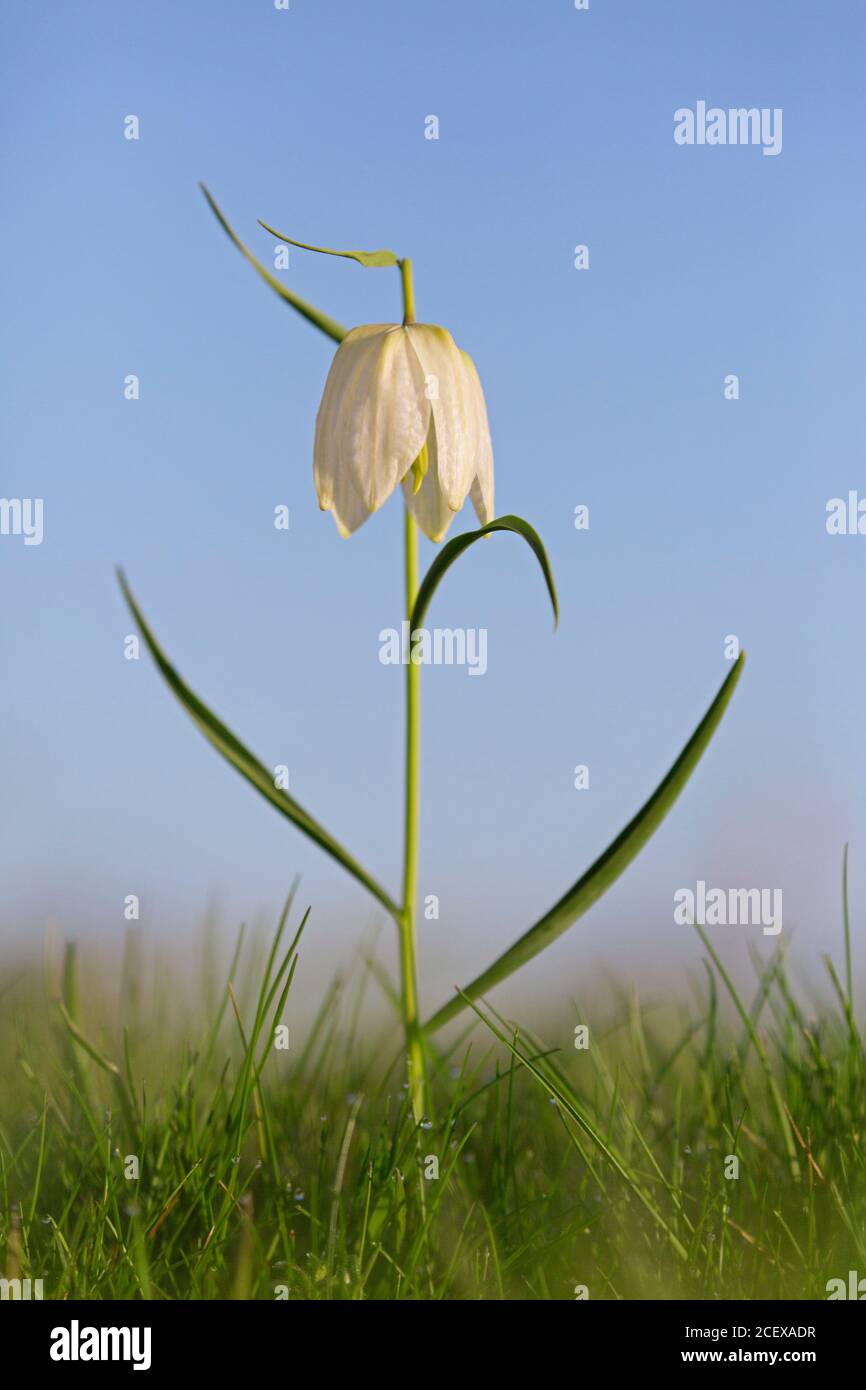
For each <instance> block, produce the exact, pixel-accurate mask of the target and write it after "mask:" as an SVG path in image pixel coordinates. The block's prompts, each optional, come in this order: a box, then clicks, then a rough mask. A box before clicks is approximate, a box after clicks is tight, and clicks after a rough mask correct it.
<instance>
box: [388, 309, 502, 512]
mask: <svg viewBox="0 0 866 1390" xmlns="http://www.w3.org/2000/svg"><path fill="white" fill-rule="evenodd" d="M406 332H407V334H408V335H409V338H410V341H411V343H412V347H413V348H414V350H415V352H416V354H417V357H418V361H419V362H420V364H421V367H422V369H423V373H424V382H425V391H426V394H427V395H428V396H429V398H430V404H431V406H432V409H433V421H434V424H435V427H436V447H437V451H438V458H439V484H440V487H441V489H442V493H443V495H444V497H445V501H446V502H447V503H448V506H449V507H450V508H451V510H452V511H455V512H456V511H459V510H460V508H461V507H462V506H463V503H464V501H465V500H466V494H467V493H468V491H469V488H470V486H471V483H472V479H473V478H474V476H475V460H476V455H477V452H478V439H479V428H480V422H479V416H478V394H477V390H476V387H475V384H474V383H473V380H472V377H471V375H470V374H469V372H468V370H467V367H466V363H465V362H464V360H463V354H462V353H461V351H460V349H459V348H458V346H457V344H456V343H455V341H454V339H453V338H452V337H451V334H450V333H449V332H448V330H447V328H438V327H436V326H435V325H433V324H428V323H415V324H410V325H409V327H408V328H407V329H406ZM478 390H480V387H479V388H478ZM482 399H483V398H482Z"/></svg>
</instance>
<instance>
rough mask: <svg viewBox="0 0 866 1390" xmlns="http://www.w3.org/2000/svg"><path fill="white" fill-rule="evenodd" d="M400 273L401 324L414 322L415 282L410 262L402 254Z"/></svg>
mask: <svg viewBox="0 0 866 1390" xmlns="http://www.w3.org/2000/svg"><path fill="white" fill-rule="evenodd" d="M400 275H401V276H402V279H403V325H404V327H405V325H406V324H407V323H414V322H415V282H414V280H413V279H412V262H411V261H410V260H409V257H408V256H404V257H403V259H402V261H401V262H400Z"/></svg>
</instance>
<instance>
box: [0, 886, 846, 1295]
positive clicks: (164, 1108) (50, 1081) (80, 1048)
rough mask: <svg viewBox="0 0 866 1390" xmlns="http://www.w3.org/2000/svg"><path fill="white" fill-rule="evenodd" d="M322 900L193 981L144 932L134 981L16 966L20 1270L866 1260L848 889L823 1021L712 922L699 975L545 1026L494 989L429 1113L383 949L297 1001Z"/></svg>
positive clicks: (460, 1289) (819, 1271) (601, 1284)
mask: <svg viewBox="0 0 866 1390" xmlns="http://www.w3.org/2000/svg"><path fill="white" fill-rule="evenodd" d="M302 925H303V919H302V918H301V915H300V913H299V911H298V909H297V907H296V906H295V905H294V904H292V903H290V904H289V907H288V908H287V910H286V912H285V914H284V916H283V919H282V920H281V922H280V926H279V930H278V931H277V933H276V935H275V938H274V940H273V942H272V943H270V945H269V946H268V947H267V949H265V948H263V946H262V943H260V942H257V941H255V940H248V941H243V939H242V940H241V941H240V942H239V944H238V948H237V950H236V952H235V955H234V958H233V959H232V961H231V963H230V966H229V968H228V969H227V971H224V973H223V975H222V977H220V976H218V975H217V973H216V964H215V960H216V952H215V950H214V948H213V945H212V943H210V944H208V945H207V947H206V949H205V950H204V952H203V957H202V961H201V965H200V969H199V970H198V971H196V972H195V973H194V974H193V975H192V976H191V977H190V979H191V980H192V983H190V979H187V977H186V975H185V974H184V972H183V970H182V969H181V968H180V966H177V968H172V963H171V962H170V961H166V960H156V961H154V960H150V961H148V960H147V959H145V958H144V956H143V954H142V946H141V938H140V936H138V935H131V936H130V937H129V939H128V941H127V947H126V952H125V957H124V960H123V962H122V966H121V967H120V968H119V969H118V971H117V972H116V978H115V977H114V975H113V974H112V972H111V970H110V969H109V968H108V967H106V965H105V963H104V962H103V961H101V960H100V958H99V956H98V955H97V954H96V952H94V954H93V955H92V957H91V956H90V955H87V954H86V953H82V954H81V959H80V960H79V959H78V954H77V953H76V951H75V949H74V948H73V947H71V946H67V947H66V949H65V953H64V954H63V956H62V959H58V960H57V961H55V962H53V963H52V960H51V958H50V953H49V956H48V958H47V960H46V963H44V964H40V965H36V964H35V963H30V964H28V963H25V965H24V966H23V967H19V968H18V970H17V971H16V972H12V973H11V974H10V975H8V976H7V977H6V978H5V979H2V980H0V1049H2V1056H3V1059H4V1062H3V1069H2V1080H0V1274H3V1273H5V1276H6V1277H7V1278H16V1277H20V1278H27V1277H30V1278H32V1279H36V1278H41V1279H42V1280H43V1283H44V1296H45V1297H46V1298H97V1299H136V1298H141V1297H146V1298H150V1297H152V1298H168V1299H190V1298H193V1299H199V1298H202V1299H210V1298H236V1299H273V1298H275V1297H277V1296H278V1291H279V1290H280V1289H281V1288H282V1289H284V1290H287V1291H288V1296H289V1297H290V1298H294V1299H298V1298H300V1299H314V1298H315V1299H318V1298H322V1299H328V1298H341V1299H441V1298H446V1299H527V1298H529V1299H535V1298H538V1299H560V1298H562V1299H572V1298H574V1297H575V1286H577V1285H586V1286H587V1288H588V1290H589V1296H590V1298H592V1299H599V1298H602V1299H603V1298H625V1299H629V1298H706V1299H715V1298H735V1299H753V1298H768V1299H777V1298H825V1297H826V1283H827V1280H828V1279H830V1278H836V1277H843V1278H844V1277H846V1276H847V1271H848V1270H849V1269H858V1270H859V1271H860V1272H861V1274H866V1183H864V1147H866V1106H864V1074H866V1067H864V1049H863V1041H862V1037H861V1034H860V1032H859V1031H858V1029H857V1026H856V1024H855V1017H854V1011H853V1008H852V1004H851V974H850V936H849V933H848V923H847V910H846V912H845V923H844V926H845V930H844V956H843V960H844V962H845V964H844V966H843V970H842V976H843V981H840V979H839V976H838V974H837V972H836V970H835V969H834V967H833V965H832V964H831V963H830V962H826V963H825V964H826V966H827V972H828V974H827V980H828V987H827V991H826V1003H825V1004H824V1005H819V1006H814V1007H817V1009H818V1013H819V1017H818V1018H814V1017H812V1016H811V1013H812V1012H813V1011H814V1008H813V1006H810V1010H809V1013H808V1016H807V1012H806V1011H805V1008H804V1006H803V1005H802V1004H801V1003H800V1002H798V997H797V995H796V993H795V991H794V989H793V988H792V985H791V983H790V979H789V976H788V973H787V970H786V965H785V960H784V956H783V955H782V954H781V953H779V952H776V953H774V954H772V955H771V956H769V957H768V958H767V959H759V958H758V956H757V954H755V957H754V965H755V984H754V987H753V990H752V991H751V992H750V995H749V997H748V998H745V999H742V998H740V997H738V996H735V997H732V992H733V986H732V985H731V983H730V979H729V977H728V975H727V970H726V966H725V962H724V955H725V947H724V935H723V934H722V935H721V936H719V934H718V933H716V934H712V936H707V937H705V940H704V947H705V950H706V957H705V961H704V967H705V973H704V974H703V976H702V977H701V978H700V979H699V980H695V981H694V987H693V989H692V991H691V996H690V998H689V1000H683V999H678V1000H672V999H668V1000H665V999H658V998H654V999H653V1000H651V1001H647V1002H642V1001H641V1000H640V999H639V998H638V997H637V995H636V994H635V993H634V992H632V991H630V990H629V989H627V988H623V989H622V990H619V989H617V988H613V989H612V990H611V991H610V992H609V995H608V996H607V997H602V996H601V995H600V994H599V992H598V990H597V989H592V990H590V988H589V987H587V991H586V996H585V997H584V998H582V999H579V1000H577V1001H573V1002H572V1003H571V1004H570V1005H568V1004H567V1001H565V1000H563V1001H561V1003H562V1008H561V1010H560V1012H559V1014H558V1015H557V1016H556V1017H555V1018H554V1019H553V1020H552V1021H548V1022H547V1023H546V1025H545V1033H544V1036H537V1035H536V1034H535V1033H533V1032H531V1031H529V1030H527V1029H520V1028H518V1027H517V1026H516V1025H515V1024H514V1022H513V1021H511V1020H509V1021H507V1022H506V1021H505V1020H504V1019H502V1018H500V1017H498V1016H497V1014H495V1013H494V1012H493V1009H492V1008H491V1006H490V1004H489V1003H488V1004H484V1003H481V1004H480V1005H478V1006H477V1008H476V1011H475V1013H474V1014H472V1013H467V1014H466V1015H465V1016H464V1017H465V1018H466V1019H468V1023H467V1024H466V1025H465V1026H464V1027H463V1028H462V1029H461V1031H459V1032H456V1033H455V1034H454V1035H453V1036H452V1037H451V1038H450V1039H449V1040H448V1041H447V1042H443V1040H442V1039H441V1038H440V1037H438V1036H437V1038H436V1039H434V1042H433V1044H431V1050H430V1057H431V1072H432V1095H433V1097H434V1105H435V1109H434V1112H433V1114H432V1115H431V1117H429V1119H428V1118H425V1121H424V1122H423V1123H422V1124H421V1125H416V1124H415V1123H414V1121H413V1118H412V1113H411V1107H410V1105H409V1104H408V1101H407V1093H406V1088H405V1085H404V1079H405V1076H404V1072H405V1064H404V1058H403V1056H402V1050H401V1041H400V1039H401V1025H400V1021H399V1018H398V1004H397V1001H396V1000H395V998H394V994H393V987H392V985H391V984H390V982H389V980H388V978H387V976H386V974H385V971H384V969H383V967H382V966H381V965H380V964H379V963H378V962H377V961H375V960H374V959H372V958H367V957H365V959H364V961H363V963H361V964H360V965H359V967H358V969H357V970H356V972H355V973H354V975H353V976H351V977H350V979H349V980H347V981H345V982H343V983H340V982H339V981H338V982H335V984H334V986H333V988H332V989H331V990H330V991H329V992H328V993H327V995H326V997H325V998H324V999H323V1000H322V1002H321V1008H320V1010H319V1013H318V1015H317V1017H316V1019H315V1022H314V1024H313V1025H312V1026H311V1027H306V1026H305V1027H303V1028H302V1029H301V1028H299V1027H296V1026H293V1021H292V1020H293V997H296V993H297V991H298V990H299V988H300V987H301V986H300V981H301V979H302V974H303V960H302V957H303V949H304V948H303V938H302V936H301V934H300V933H301V928H302ZM720 942H721V944H719V943H720ZM296 967H297V974H296ZM229 982H230V983H229ZM371 988H372V990H375V991H377V992H378V991H380V990H381V991H383V992H384V997H385V999H386V1000H387V1001H388V1007H389V1009H390V1010H391V1011H392V1013H391V1015H389V1018H388V1020H387V1021H386V1022H385V1023H384V1024H383V1025H382V1026H380V1027H378V1028H373V1029H371V1027H370V1025H369V1024H363V1025H362V1023H361V1019H362V1017H363V1016H364V1012H365V1009H366V1004H365V999H367V998H368V996H369V995H370V993H371ZM293 992H295V993H294V995H293ZM281 1022H282V1023H285V1024H287V1025H288V1027H289V1029H290V1047H289V1050H288V1051H280V1050H277V1049H276V1048H275V1047H274V1046H273V1038H274V1027H275V1025H276V1024H278V1023H281ZM581 1024H586V1025H588V1027H589V1030H590V1034H589V1041H590V1045H589V1047H588V1049H586V1050H581V1051H578V1050H576V1049H575V1047H574V1029H575V1026H576V1025H581ZM127 1155H136V1156H137V1158H138V1160H139V1168H140V1173H139V1177H138V1179H137V1180H135V1179H130V1178H127V1177H125V1176H124V1164H125V1159H126V1156H127ZM727 1155H734V1156H735V1157H736V1158H737V1159H738V1161H739V1177H738V1178H736V1179H733V1178H726V1177H725V1175H724V1169H725V1163H726V1156H727ZM431 1157H433V1158H435V1159H437V1160H438V1165H439V1176H438V1179H436V1178H433V1177H430V1176H425V1168H426V1169H427V1170H428V1172H430V1171H432V1166H433V1165H432V1164H431V1163H430V1158H431ZM284 1296H285V1295H284Z"/></svg>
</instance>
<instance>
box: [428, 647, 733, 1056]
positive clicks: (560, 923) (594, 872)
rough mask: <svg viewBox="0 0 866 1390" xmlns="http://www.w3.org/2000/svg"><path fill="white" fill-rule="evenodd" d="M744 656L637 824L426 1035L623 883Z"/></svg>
mask: <svg viewBox="0 0 866 1390" xmlns="http://www.w3.org/2000/svg"><path fill="white" fill-rule="evenodd" d="M745 655H746V654H745V652H741V653H740V655H739V657H738V659H737V662H736V664H735V665H734V667H733V669H732V670H731V671H730V672H729V673H728V675H727V676H726V678H725V680H724V682H723V684H722V686H721V689H720V690H719V693H718V694H717V696H716V698H715V700H714V701H713V703H712V704H711V705H710V708H709V709H708V710H707V712H706V714H705V715H704V717H703V719H702V720H701V722H700V724H699V725H698V727H697V728H696V729H695V732H694V733H693V734H692V736H691V738H690V739H689V741H688V743H687V744H686V746H685V748H684V749H683V751H682V753H680V756H679V757H678V758H677V760H676V762H675V763H674V765H673V767H672V768H671V769H670V771H669V772H668V774H667V776H666V777H665V778H664V780H663V781H662V782H660V783H659V785H658V787H656V790H655V791H654V792H653V794H652V796H651V797H650V799H649V801H647V802H646V803H645V804H644V805H643V806H642V807H641V809H640V810H639V811H638V813H637V815H636V816H635V817H634V819H633V820H630V821H629V823H628V825H627V826H626V827H625V829H624V830H622V831H621V832H620V834H619V835H618V836H617V838H616V839H615V840H614V841H613V842H612V843H611V844H610V845H608V847H607V849H606V850H605V851H604V853H603V854H601V855H600V856H599V858H598V859H596V861H595V863H594V864H593V865H592V866H591V867H590V868H589V869H587V871H586V873H585V874H584V875H583V877H582V878H579V879H578V881H577V883H575V884H574V886H573V887H572V888H570V889H569V890H568V892H567V893H566V894H565V895H564V896H563V897H562V898H560V900H559V902H558V903H556V904H555V905H554V906H553V907H552V908H551V909H550V911H549V912H548V913H546V914H545V916H544V917H542V918H541V920H540V921H538V922H536V924H535V926H534V927H530V929H529V931H528V932H525V933H524V934H523V936H521V937H520V938H519V939H518V940H517V941H515V942H514V944H513V946H510V947H509V949H508V950H507V951H506V952H505V953H504V955H501V956H500V957H499V959H498V960H495V961H494V962H493V964H492V965H491V966H489V967H488V969H487V970H485V971H484V972H483V974H481V975H479V976H478V977H477V978H476V979H474V980H473V981H472V983H471V984H469V985H467V986H466V988H465V989H464V990H463V991H462V992H461V995H460V996H458V997H456V998H454V999H452V1000H451V1001H450V1002H449V1003H448V1004H445V1005H443V1007H442V1008H441V1009H440V1010H439V1011H438V1013H435V1014H434V1015H433V1017H432V1018H431V1019H430V1020H429V1022H428V1023H426V1024H425V1025H424V1030H425V1032H428V1033H432V1032H435V1031H436V1029H437V1028H441V1027H442V1025H443V1024H445V1023H448V1022H449V1021H450V1020H451V1019H452V1018H454V1017H455V1016H456V1015H457V1014H459V1013H460V1012H461V1010H462V1009H463V1008H464V1007H465V1005H466V998H464V997H463V996H466V997H468V998H469V999H477V998H478V996H479V994H484V993H485V992H486V991H487V990H489V989H492V988H493V986H494V985H498V984H499V983H500V982H501V981H502V980H505V979H507V977H508V976H509V975H512V974H513V973H514V971H515V970H518V969H519V968H520V966H521V965H525V964H526V962H527V961H530V960H532V958H533V956H537V955H538V954H539V952H540V951H543V950H544V948H545V947H546V946H549V945H550V944H551V943H552V942H554V941H556V939H557V937H560V936H562V934H563V932H564V931H566V930H567V929H568V927H570V926H571V924H572V922H576V921H577V919H578V917H582V916H583V914H584V912H586V911H587V909H588V908H590V907H592V905H593V903H594V902H597V900H598V899H599V898H600V897H601V896H602V894H603V893H604V892H606V891H607V889H608V888H609V887H610V886H611V884H612V883H614V882H615V881H616V880H617V879H618V878H619V876H620V874H621V873H622V872H623V870H624V869H627V868H628V866H629V864H630V863H631V861H632V860H633V859H634V858H635V857H636V855H637V854H638V853H639V852H640V850H641V849H643V846H644V845H645V844H646V842H647V840H649V838H650V837H651V835H652V834H653V833H654V832H655V831H656V830H657V829H658V827H659V826H660V825H661V823H662V821H663V820H664V818H665V816H666V815H667V813H668V811H669V810H670V809H671V807H672V806H673V804H674V802H675V801H676V799H677V797H678V796H679V794H680V792H681V791H682V789H683V787H684V786H685V784H686V782H687V781H688V780H689V777H690V776H691V774H692V772H693V771H694V769H695V767H696V766H697V764H698V762H699V760H700V757H701V754H702V753H703V752H704V749H705V748H706V747H707V744H708V743H709V742H710V739H711V738H712V736H713V734H714V733H715V731H716V729H717V727H718V725H719V722H720V721H721V718H722V715H723V714H724V712H725V710H726V709H727V707H728V703H729V702H730V699H731V696H732V695H733V693H734V689H735V687H736V684H737V681H738V680H739V679H740V674H741V672H742V669H743V662H744V660H745Z"/></svg>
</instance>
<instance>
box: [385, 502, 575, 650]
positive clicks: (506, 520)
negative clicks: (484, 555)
mask: <svg viewBox="0 0 866 1390" xmlns="http://www.w3.org/2000/svg"><path fill="white" fill-rule="evenodd" d="M494 531H513V532H514V534H515V535H516V536H522V538H523V539H524V540H525V541H526V543H527V545H528V546H529V547H530V548H531V550H532V551H533V554H534V555H535V557H536V559H537V560H538V563H539V564H540V566H541V570H542V573H543V575H544V582H545V584H546V585H547V592H548V593H549V594H550V602H551V603H552V604H553V620H554V621H553V625H554V627H556V624H557V623H558V622H559V604H558V602H557V598H556V586H555V584H554V582H553V573H552V571H551V568H550V561H549V560H548V558H547V551H546V550H545V548H544V545H543V544H542V541H541V537H540V536H539V534H538V532H537V531H536V530H535V529H534V528H533V527H532V526H530V524H529V522H528V521H524V520H523V518H522V517H520V516H499V517H497V518H496V520H495V521H489V522H488V523H487V525H486V526H482V527H481V528H480V529H479V530H478V531H465V532H464V533H463V535H462V536H455V537H454V539H453V540H450V541H448V543H447V545H443V547H442V549H441V550H440V551H439V553H438V555H437V556H436V559H435V560H434V561H433V563H432V565H431V566H430V568H429V570H428V571H427V573H426V574H425V576H424V582H423V583H422V585H421V587H420V589H419V590H418V596H417V598H416V599H415V607H414V608H413V609H412V618H411V623H412V629H413V630H414V629H415V628H418V627H420V626H421V624H422V623H423V621H424V615H425V613H426V612H427V609H428V607H429V606H430V600H431V599H432V597H433V595H434V594H435V592H436V590H437V589H438V587H439V584H440V582H441V580H442V579H443V578H444V576H445V574H446V573H447V571H448V570H449V569H450V568H451V566H452V565H453V564H454V561H455V560H456V559H458V558H459V556H461V555H462V554H463V552H464V550H468V549H469V547H470V545H474V544H475V542H476V541H480V540H481V538H482V536H490V535H492V534H493V532H494Z"/></svg>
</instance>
